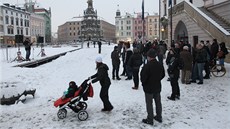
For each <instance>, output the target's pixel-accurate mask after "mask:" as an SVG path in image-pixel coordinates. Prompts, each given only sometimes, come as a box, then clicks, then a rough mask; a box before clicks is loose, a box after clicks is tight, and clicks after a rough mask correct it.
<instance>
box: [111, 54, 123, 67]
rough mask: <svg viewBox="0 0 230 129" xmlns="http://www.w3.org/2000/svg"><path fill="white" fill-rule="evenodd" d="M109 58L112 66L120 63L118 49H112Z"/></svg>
mask: <svg viewBox="0 0 230 129" xmlns="http://www.w3.org/2000/svg"><path fill="white" fill-rule="evenodd" d="M111 59H112V65H113V66H119V65H120V63H121V61H120V57H119V52H118V50H113V52H112V53H111Z"/></svg>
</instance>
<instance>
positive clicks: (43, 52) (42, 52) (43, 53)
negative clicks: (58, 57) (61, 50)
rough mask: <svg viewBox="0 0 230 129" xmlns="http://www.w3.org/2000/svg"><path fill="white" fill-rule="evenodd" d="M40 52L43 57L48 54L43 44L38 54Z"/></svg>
mask: <svg viewBox="0 0 230 129" xmlns="http://www.w3.org/2000/svg"><path fill="white" fill-rule="evenodd" d="M40 54H41V57H44V56H46V54H45V49H44V48H43V44H41V51H40V52H39V53H38V55H37V56H39V55H40Z"/></svg>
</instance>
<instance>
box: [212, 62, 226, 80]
mask: <svg viewBox="0 0 230 129" xmlns="http://www.w3.org/2000/svg"><path fill="white" fill-rule="evenodd" d="M214 61H215V60H214ZM214 61H212V64H214V63H213V62H214ZM210 72H211V73H212V75H213V76H215V77H223V76H224V75H225V74H226V72H227V71H226V68H225V67H224V65H221V64H216V65H214V66H213V67H211V70H210Z"/></svg>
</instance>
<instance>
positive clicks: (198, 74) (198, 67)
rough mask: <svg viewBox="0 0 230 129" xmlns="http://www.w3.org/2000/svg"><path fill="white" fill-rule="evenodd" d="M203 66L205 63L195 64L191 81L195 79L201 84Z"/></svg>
mask: <svg viewBox="0 0 230 129" xmlns="http://www.w3.org/2000/svg"><path fill="white" fill-rule="evenodd" d="M204 64H205V63H197V62H196V63H195V65H194V68H193V75H192V81H196V79H199V81H200V82H203V70H204Z"/></svg>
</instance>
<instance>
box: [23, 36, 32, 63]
mask: <svg viewBox="0 0 230 129" xmlns="http://www.w3.org/2000/svg"><path fill="white" fill-rule="evenodd" d="M23 45H24V46H25V50H26V61H30V50H31V45H32V43H31V42H30V39H29V38H26V40H25V41H24V42H23Z"/></svg>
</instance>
